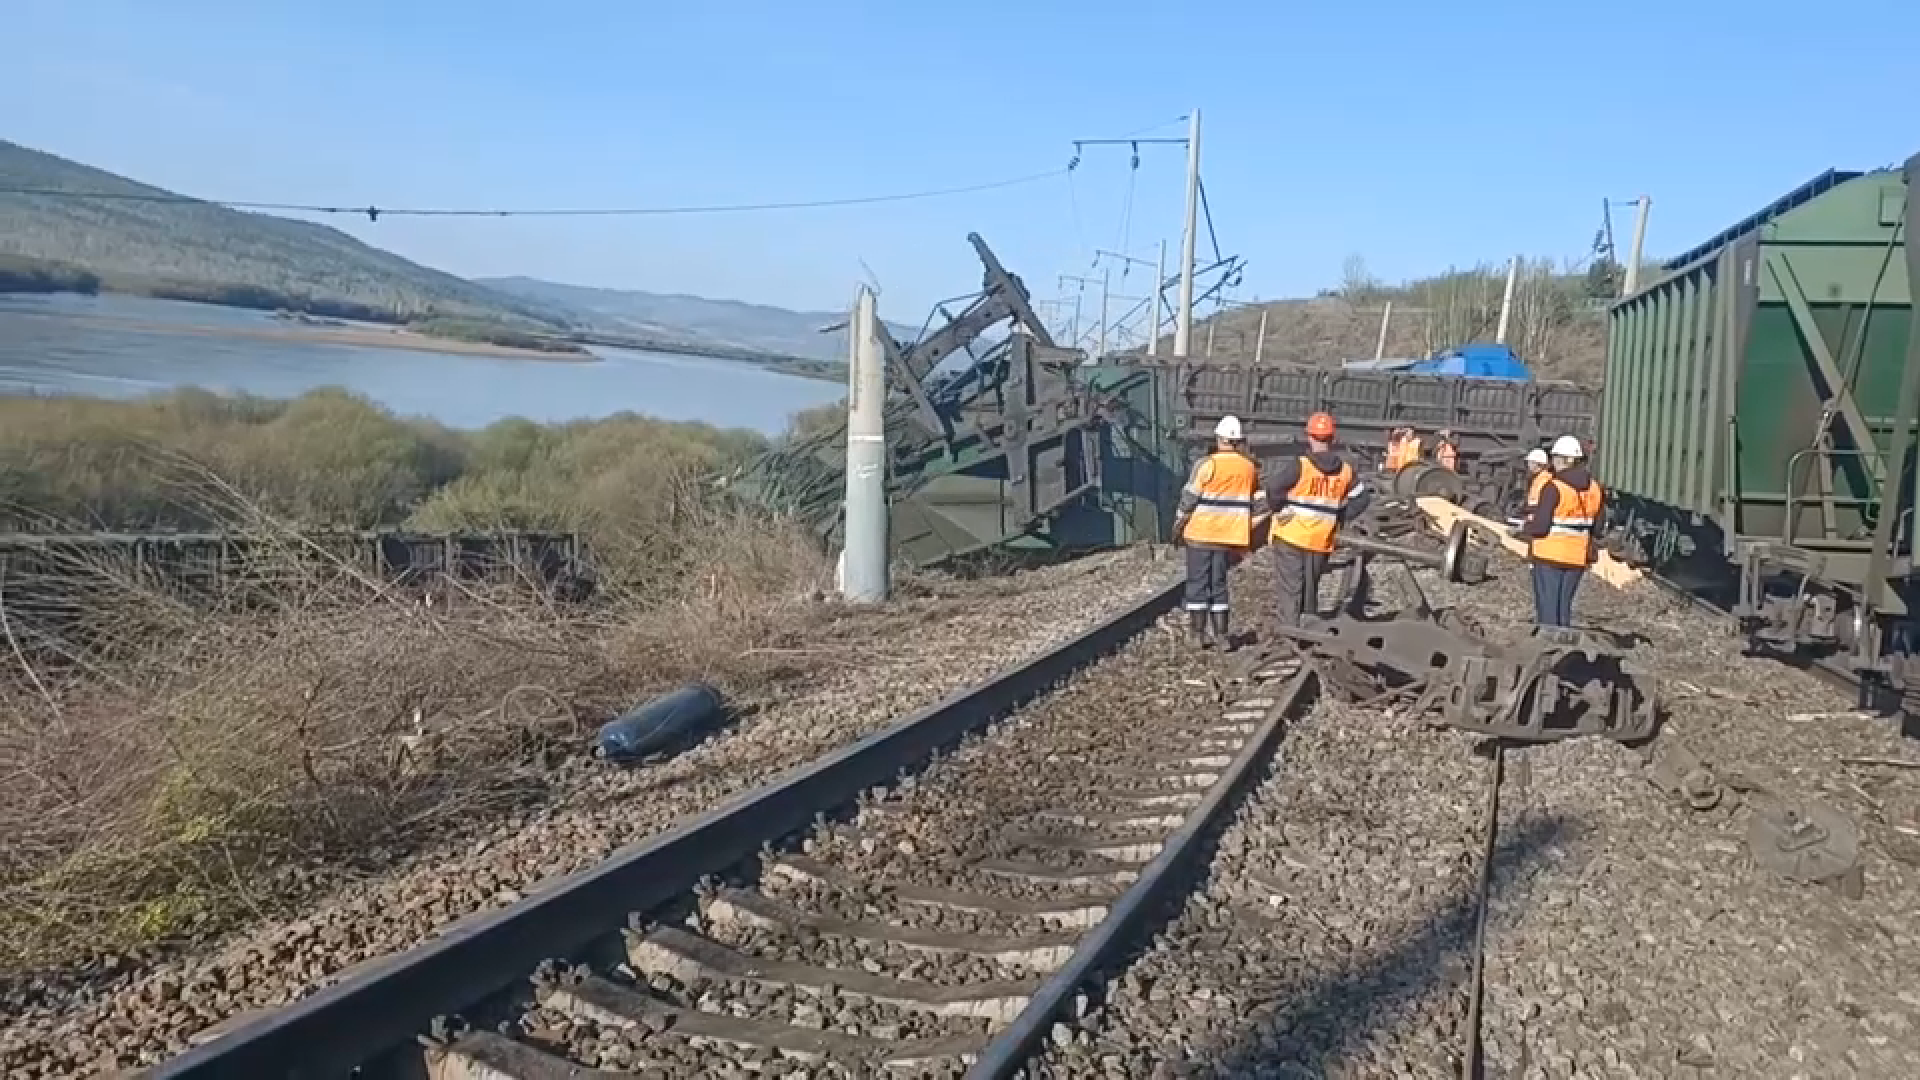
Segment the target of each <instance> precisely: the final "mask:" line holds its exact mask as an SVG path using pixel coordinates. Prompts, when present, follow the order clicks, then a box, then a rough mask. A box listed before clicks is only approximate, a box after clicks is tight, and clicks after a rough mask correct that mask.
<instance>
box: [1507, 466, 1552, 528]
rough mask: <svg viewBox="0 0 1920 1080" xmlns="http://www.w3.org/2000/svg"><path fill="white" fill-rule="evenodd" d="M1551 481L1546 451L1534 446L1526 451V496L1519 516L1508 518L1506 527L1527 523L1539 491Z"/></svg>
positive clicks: (1550, 470)
mask: <svg viewBox="0 0 1920 1080" xmlns="http://www.w3.org/2000/svg"><path fill="white" fill-rule="evenodd" d="M1552 479H1553V466H1552V464H1551V463H1550V462H1549V461H1548V460H1547V452H1546V450H1545V449H1544V448H1542V447H1538V446H1536V447H1534V448H1533V449H1531V450H1529V451H1527V495H1526V498H1525V499H1524V500H1523V501H1522V502H1521V503H1520V514H1519V516H1518V517H1512V518H1508V519H1507V524H1508V525H1511V526H1513V527H1514V528H1516V529H1517V528H1519V527H1520V526H1522V525H1525V524H1526V523H1527V519H1528V518H1529V517H1532V516H1533V507H1534V504H1535V503H1537V502H1539V501H1540V492H1541V490H1542V489H1543V488H1545V487H1546V486H1547V482H1548V481H1549V480H1552Z"/></svg>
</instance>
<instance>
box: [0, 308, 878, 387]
mask: <svg viewBox="0 0 1920 1080" xmlns="http://www.w3.org/2000/svg"><path fill="white" fill-rule="evenodd" d="M175 302H177V303H198V302H197V301H175ZM206 306H209V307H217V308H221V309H223V310H229V311H254V310H256V309H253V308H240V307H231V306H229V305H223V304H209V305H206ZM0 317H18V318H37V319H65V320H71V321H77V322H96V323H109V324H112V325H115V326H119V327H123V328H125V329H128V330H135V331H140V332H144V333H157V334H186V335H195V336H200V337H225V338H242V339H250V340H254V341H284V342H307V343H311V344H315V345H343V346H347V347H358V348H376V349H378V348H389V349H403V350H406V351H408V352H426V353H439V354H442V355H447V356H489V357H495V358H498V359H504V360H538V361H541V362H543V363H550V364H603V363H606V358H605V357H602V356H600V355H599V354H597V353H594V352H593V351H592V344H593V343H590V342H578V343H577V344H580V345H581V346H582V348H583V350H584V351H582V352H577V353H572V352H568V353H562V352H548V351H545V350H542V349H525V348H520V347H517V346H513V345H496V344H493V343H491V342H483V341H463V340H460V339H458V338H444V337H437V336H435V335H432V334H422V333H420V332H418V331H415V330H409V329H407V328H405V327H399V326H396V327H383V326H377V325H369V324H366V323H353V324H350V325H346V326H325V325H311V324H298V323H293V324H285V325H277V326H209V325H196V324H191V323H173V322H161V321H156V320H150V319H141V318H133V317H130V316H125V315H106V314H79V313H74V312H62V311H8V312H0ZM608 344H609V345H612V343H611V342H609V343H608ZM613 347H616V348H621V349H626V350H629V351H632V352H656V353H659V354H661V355H663V356H693V357H698V358H700V359H703V360H711V361H714V362H715V363H722V364H737V365H739V366H741V367H747V368H755V369H758V370H760V371H766V372H770V373H772V374H775V375H784V376H787V377H788V378H793V379H806V380H808V381H810V382H830V383H844V382H845V381H846V374H845V373H844V372H823V371H820V370H819V369H817V368H814V367H811V366H809V365H808V362H807V361H805V360H801V359H798V358H787V357H771V356H770V357H768V358H766V359H764V360H760V359H754V358H751V357H744V356H726V355H719V354H715V353H707V352H701V351H698V350H696V349H693V348H689V347H685V346H680V345H678V344H677V343H668V344H662V345H656V344H652V343H649V344H645V345H643V344H640V343H638V342H633V343H626V344H621V345H617V346H613Z"/></svg>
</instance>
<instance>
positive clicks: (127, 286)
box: [0, 140, 564, 329]
mask: <svg viewBox="0 0 1920 1080" xmlns="http://www.w3.org/2000/svg"><path fill="white" fill-rule="evenodd" d="M18 188H37V189H46V190H50V191H72V192H96V193H98V192H104V193H110V194H116V195H137V196H148V197H153V196H159V197H166V196H170V195H171V194H172V193H170V192H167V191H164V190H162V189H160V188H156V187H149V186H147V185H145V184H139V183H135V182H134V181H132V180H128V179H126V178H125V177H121V176H116V175H114V174H113V173H109V172H104V171H102V170H100V169H95V168H90V167H88V166H86V165H81V164H79V163H77V162H72V161H68V160H66V159H65V158H60V157H55V156H54V155H52V154H43V153H41V152H39V151H37V150H30V149H28V148H26V147H24V146H19V145H16V144H14V143H10V142H6V141H4V140H0V189H18ZM8 256H11V257H12V258H5V257H8ZM0 259H4V262H0V266H4V267H5V268H6V269H7V270H8V271H9V275H8V276H9V278H11V279H16V280H18V281H20V282H22V283H23V287H26V288H31V287H32V282H31V280H30V279H31V277H32V275H31V274H30V272H29V270H30V268H31V267H32V266H33V265H34V264H35V263H41V264H44V265H47V266H49V267H52V268H54V273H55V274H56V276H59V275H66V276H71V275H72V274H73V273H74V272H76V271H78V272H83V273H85V274H91V275H94V276H96V277H97V278H98V279H99V287H100V288H103V289H107V290H111V291H117V292H135V293H143V294H146V295H149V296H162V297H169V298H172V299H180V300H203V301H208V302H212V303H221V304H228V305H232V306H236V307H249V308H261V309H266V310H275V309H286V310H291V311H304V312H309V313H312V314H316V315H333V316H339V317H343V318H358V319H369V320H372V321H377V322H406V321H411V320H415V319H420V318H424V317H429V316H442V317H445V316H459V317H467V318H478V319H488V320H498V321H504V322H511V323H517V324H521V325H525V326H528V327H529V328H543V329H552V328H556V327H559V326H561V325H563V324H564V319H563V317H562V316H560V315H558V314H556V313H555V312H553V311H551V310H550V309H548V308H546V307H544V306H543V305H540V304H537V303H534V302H531V301H528V300H525V299H522V298H518V297H512V296H507V295H504V294H502V293H499V292H496V291H494V290H492V289H488V288H486V287H484V286H481V285H476V284H474V283H473V282H470V281H467V280H465V279H463V278H458V277H455V276H453V275H452V274H447V273H443V272H441V271H439V270H434V269H431V268H429V267H425V266H421V265H420V264H418V263H415V262H410V261H408V260H406V259H403V258H401V257H400V256H398V255H395V254H393V253H391V252H387V251H381V250H380V249H379V248H376V247H370V246H368V245H367V244H363V243H361V242H360V241H358V240H355V239H354V238H353V237H351V236H348V235H347V234H345V233H343V232H341V231H339V230H338V229H332V228H328V227H327V226H324V225H315V224H312V223H309V222H304V221H293V220H289V219H287V218H279V217H272V216H269V215H266V214H256V213H246V212H243V211H238V210H229V209H227V208H226V207H223V206H216V205H214V204H212V203H204V202H197V201H196V202H172V201H139V200H132V199H74V198H63V197H60V196H58V195H20V194H9V193H6V191H5V190H0Z"/></svg>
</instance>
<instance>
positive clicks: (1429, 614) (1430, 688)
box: [1247, 502, 1660, 743]
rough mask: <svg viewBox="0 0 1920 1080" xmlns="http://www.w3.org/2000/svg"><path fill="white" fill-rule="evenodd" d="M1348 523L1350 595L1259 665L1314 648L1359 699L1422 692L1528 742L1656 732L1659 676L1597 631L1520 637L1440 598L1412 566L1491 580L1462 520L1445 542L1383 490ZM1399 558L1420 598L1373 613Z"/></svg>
mask: <svg viewBox="0 0 1920 1080" xmlns="http://www.w3.org/2000/svg"><path fill="white" fill-rule="evenodd" d="M1376 505H1377V507H1378V509H1376V510H1372V511H1370V512H1369V513H1368V514H1367V515H1366V516H1365V517H1363V518H1361V519H1360V520H1358V521H1355V522H1354V523H1353V524H1352V525H1351V526H1349V527H1348V528H1347V529H1346V530H1344V531H1343V532H1342V534H1341V540H1340V543H1341V546H1342V548H1343V549H1344V553H1343V554H1342V555H1341V556H1339V558H1341V559H1342V560H1343V562H1344V565H1343V566H1342V567H1341V569H1342V571H1343V573H1342V578H1341V582H1340V584H1341V589H1340V594H1341V602H1340V604H1339V606H1338V608H1337V609H1336V613H1335V614H1334V615H1333V616H1331V617H1328V618H1324V619H1318V620H1313V621H1312V624H1311V625H1309V626H1306V627H1301V628H1297V629H1283V630H1282V631H1281V632H1280V633H1281V640H1279V641H1276V642H1273V643H1270V644H1268V645H1267V646H1265V647H1264V648H1262V649H1259V650H1255V651H1254V653H1253V655H1251V656H1250V657H1249V658H1248V661H1247V662H1248V663H1249V664H1251V665H1253V666H1254V667H1258V666H1260V665H1263V664H1268V663H1271V662H1272V657H1273V654H1274V653H1275V652H1277V651H1289V652H1294V651H1297V652H1303V653H1304V654H1305V656H1306V661H1307V663H1309V664H1312V665H1313V666H1314V667H1315V668H1317V669H1318V670H1319V673H1320V676H1321V685H1323V686H1325V687H1328V688H1329V689H1330V690H1331V691H1332V692H1333V693H1335V694H1337V695H1339V696H1340V697H1341V698H1343V699H1345V700H1347V701H1350V702H1359V703H1364V704H1384V703H1386V702H1389V701H1396V700H1411V705H1410V712H1411V714H1412V715H1415V716H1422V715H1426V714H1427V713H1429V712H1431V711H1433V710H1435V709H1438V710H1439V713H1440V719H1441V720H1442V722H1444V723H1445V724H1447V725H1448V726H1450V727H1454V728H1457V729H1459V730H1462V731H1468V732H1472V733H1475V734H1478V735H1485V736H1488V737H1490V738H1495V739H1501V740H1506V741H1509V742H1516V743H1539V742H1555V741H1559V740H1562V739H1570V738H1577V737H1579V736H1583V735H1602V736H1606V737H1607V738H1610V739H1614V740H1617V741H1619V742H1624V743H1638V742H1641V741H1643V740H1646V739H1649V738H1651V737H1652V736H1653V735H1654V734H1655V732H1656V729H1657V725H1658V721H1659V711H1660V703H1659V699H1658V695H1657V693H1656V689H1655V682H1654V680H1653V678H1652V677H1651V676H1650V675H1649V674H1647V673H1645V672H1643V671H1640V670H1637V669H1635V668H1634V667H1633V666H1632V665H1631V664H1629V663H1628V662H1627V661H1626V659H1625V658H1624V657H1623V656H1622V655H1621V654H1620V652H1619V650H1618V649H1616V648H1614V647H1613V646H1612V644H1611V643H1610V642H1608V641H1607V640H1606V639H1605V637H1604V636H1603V635H1601V634H1599V633H1596V632H1593V631H1584V630H1555V629H1549V628H1539V627H1536V628H1535V629H1534V630H1533V631H1532V632H1531V633H1530V634H1528V635H1526V636H1524V637H1522V638H1520V639H1518V640H1516V641H1513V642H1510V643H1505V644H1498V643H1495V642H1493V641H1491V640H1489V639H1488V638H1487V637H1486V636H1485V635H1483V634H1481V633H1479V632H1478V631H1477V630H1475V629H1474V628H1473V627H1471V626H1469V625H1468V624H1467V623H1466V622H1465V621H1464V620H1463V619H1461V618H1460V616H1459V614H1458V613H1457V612H1454V611H1451V610H1445V611H1442V610H1436V609H1435V608H1434V607H1433V606H1432V605H1431V604H1430V603H1429V602H1428V600H1427V597H1426V594H1425V592H1424V591H1422V590H1421V588H1420V584H1419V581H1418V579H1416V578H1415V577H1414V575H1413V574H1412V573H1411V571H1410V569H1409V568H1410V567H1411V566H1426V567H1429V568H1431V569H1434V570H1437V571H1439V572H1440V574H1441V575H1442V576H1443V577H1445V578H1446V579H1447V580H1448V581H1451V582H1454V583H1457V584H1464V585H1476V584H1480V583H1482V582H1485V581H1486V580H1488V572H1487V559H1486V556H1485V554H1484V553H1482V552H1479V551H1476V550H1474V548H1473V546H1472V540H1471V537H1470V534H1469V531H1468V529H1467V526H1466V525H1465V524H1464V523H1456V524H1455V525H1454V526H1453V528H1452V529H1451V530H1450V531H1449V532H1448V533H1447V536H1446V538H1445V540H1444V541H1443V542H1442V543H1441V544H1440V545H1439V546H1438V550H1434V549H1433V547H1432V545H1431V543H1430V542H1429V541H1427V540H1426V537H1427V535H1428V534H1427V533H1426V530H1425V526H1424V522H1423V521H1422V520H1421V519H1420V515H1419V514H1418V512H1417V511H1415V510H1414V509H1413V508H1412V507H1410V506H1408V505H1407V504H1405V503H1397V502H1383V503H1380V504H1376ZM1379 564H1388V565H1393V564H1398V565H1400V566H1401V567H1402V568H1403V570H1404V571H1405V573H1404V582H1403V584H1404V587H1405V588H1406V589H1407V591H1408V592H1409V593H1410V594H1411V596H1412V597H1413V598H1414V602H1413V604H1412V605H1411V606H1410V607H1408V608H1405V609H1402V610H1399V611H1392V612H1387V613H1384V614H1368V613H1367V608H1368V606H1369V599H1370V592H1371V590H1370V588H1369V587H1368V586H1369V579H1370V577H1371V576H1372V573H1373V569H1372V568H1373V567H1374V566H1376V565H1379Z"/></svg>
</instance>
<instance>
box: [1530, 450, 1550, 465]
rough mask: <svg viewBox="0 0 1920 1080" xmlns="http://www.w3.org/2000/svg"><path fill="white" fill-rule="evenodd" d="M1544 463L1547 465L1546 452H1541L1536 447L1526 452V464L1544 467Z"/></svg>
mask: <svg viewBox="0 0 1920 1080" xmlns="http://www.w3.org/2000/svg"><path fill="white" fill-rule="evenodd" d="M1546 463H1547V452H1546V451H1545V450H1542V449H1540V448H1539V447H1537V446H1536V447H1534V448H1533V449H1531V450H1529V451H1527V464H1529V465H1545V464H1546Z"/></svg>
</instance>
